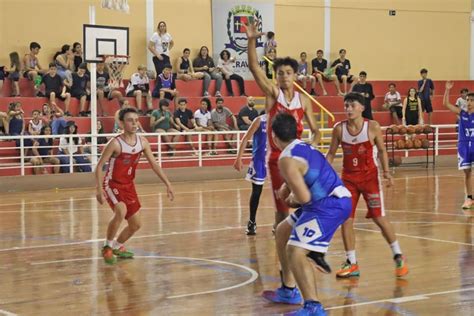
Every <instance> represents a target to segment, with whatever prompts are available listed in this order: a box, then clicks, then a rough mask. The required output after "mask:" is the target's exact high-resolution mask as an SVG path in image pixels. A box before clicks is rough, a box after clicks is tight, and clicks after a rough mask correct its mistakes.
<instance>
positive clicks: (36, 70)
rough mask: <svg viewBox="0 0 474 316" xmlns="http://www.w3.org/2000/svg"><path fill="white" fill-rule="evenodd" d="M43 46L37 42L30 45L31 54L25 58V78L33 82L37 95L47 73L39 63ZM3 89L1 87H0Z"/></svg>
mask: <svg viewBox="0 0 474 316" xmlns="http://www.w3.org/2000/svg"><path fill="white" fill-rule="evenodd" d="M40 49H41V45H40V44H38V43H36V42H31V43H30V52H29V53H28V54H25V56H24V57H23V66H24V67H25V68H24V69H23V77H25V78H27V79H30V80H31V81H33V83H34V86H35V95H37V94H38V92H39V85H40V84H41V75H43V74H45V73H46V71H47V70H46V69H43V67H41V65H40V63H39V59H38V54H39V51H40ZM0 89H1V87H0Z"/></svg>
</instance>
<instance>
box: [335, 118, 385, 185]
mask: <svg viewBox="0 0 474 316" xmlns="http://www.w3.org/2000/svg"><path fill="white" fill-rule="evenodd" d="M339 124H341V127H342V151H343V154H344V155H343V163H342V177H343V178H346V179H347V178H358V177H364V175H366V174H369V173H372V172H376V173H377V172H378V166H377V147H375V145H374V144H372V143H371V141H370V138H369V121H368V120H364V124H363V125H362V129H361V131H360V132H359V134H357V135H352V134H351V133H350V132H349V130H348V129H347V121H342V122H341V123H339ZM359 180H361V179H359Z"/></svg>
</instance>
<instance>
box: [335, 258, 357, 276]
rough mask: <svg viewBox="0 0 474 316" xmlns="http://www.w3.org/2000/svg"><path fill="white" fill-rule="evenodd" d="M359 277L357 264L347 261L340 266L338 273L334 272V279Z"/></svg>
mask: <svg viewBox="0 0 474 316" xmlns="http://www.w3.org/2000/svg"><path fill="white" fill-rule="evenodd" d="M358 276H360V272H359V265H358V264H357V263H355V264H351V263H350V261H349V260H346V262H344V263H343V264H342V267H341V269H340V270H339V271H337V272H336V277H338V278H350V277H358Z"/></svg>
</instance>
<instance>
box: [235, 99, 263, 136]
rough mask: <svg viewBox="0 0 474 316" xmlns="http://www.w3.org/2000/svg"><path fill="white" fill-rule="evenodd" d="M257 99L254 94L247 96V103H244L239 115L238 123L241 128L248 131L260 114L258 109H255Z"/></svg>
mask: <svg viewBox="0 0 474 316" xmlns="http://www.w3.org/2000/svg"><path fill="white" fill-rule="evenodd" d="M254 107H255V100H254V98H253V97H252V96H250V97H247V105H244V106H243V107H242V108H241V109H240V111H239V114H238V115H237V124H238V126H239V130H241V131H246V130H248V129H249V127H250V124H252V122H253V120H255V119H256V118H257V116H258V111H257V110H255V108H254Z"/></svg>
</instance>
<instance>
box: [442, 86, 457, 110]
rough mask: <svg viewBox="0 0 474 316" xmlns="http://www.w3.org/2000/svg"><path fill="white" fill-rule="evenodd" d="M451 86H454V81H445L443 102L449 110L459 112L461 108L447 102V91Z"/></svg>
mask: <svg viewBox="0 0 474 316" xmlns="http://www.w3.org/2000/svg"><path fill="white" fill-rule="evenodd" d="M453 86H454V83H453V82H452V81H447V82H446V90H444V98H443V104H444V106H445V107H446V108H447V109H448V110H450V111H451V112H453V113H456V114H459V113H461V109H460V108H458V107H456V106H454V105H452V104H451V103H450V102H449V91H450V90H451V89H452V87H453Z"/></svg>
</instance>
